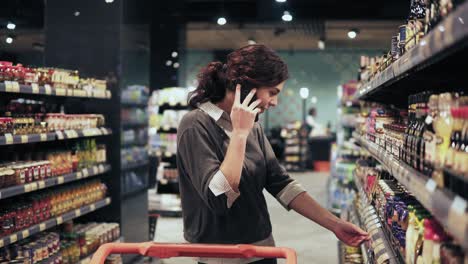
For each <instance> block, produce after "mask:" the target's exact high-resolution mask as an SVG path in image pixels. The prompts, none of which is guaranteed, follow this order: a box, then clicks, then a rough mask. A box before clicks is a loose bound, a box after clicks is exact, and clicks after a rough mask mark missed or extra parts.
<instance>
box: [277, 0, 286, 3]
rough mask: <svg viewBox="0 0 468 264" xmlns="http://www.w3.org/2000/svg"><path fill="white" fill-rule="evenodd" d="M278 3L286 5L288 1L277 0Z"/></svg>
mask: <svg viewBox="0 0 468 264" xmlns="http://www.w3.org/2000/svg"><path fill="white" fill-rule="evenodd" d="M276 2H278V3H284V2H286V0H276Z"/></svg>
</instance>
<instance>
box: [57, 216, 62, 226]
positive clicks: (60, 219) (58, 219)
mask: <svg viewBox="0 0 468 264" xmlns="http://www.w3.org/2000/svg"><path fill="white" fill-rule="evenodd" d="M62 223H63V217H61V216H59V217H57V225H61V224H62Z"/></svg>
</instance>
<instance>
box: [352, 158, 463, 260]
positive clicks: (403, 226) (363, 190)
mask: <svg viewBox="0 0 468 264" xmlns="http://www.w3.org/2000/svg"><path fill="white" fill-rule="evenodd" d="M355 176H356V179H355V181H356V185H357V186H358V190H359V192H358V195H359V196H364V198H363V199H365V200H368V201H370V204H372V205H374V206H375V212H376V214H377V216H378V217H379V219H380V221H381V225H382V226H383V229H384V231H385V232H386V234H387V238H388V239H389V242H390V244H391V248H393V249H394V251H395V253H396V255H397V258H400V259H401V260H404V262H405V263H408V264H410V263H454V264H455V263H460V264H461V263H464V261H466V257H465V256H464V251H463V249H462V247H461V244H459V242H458V241H457V240H456V239H454V237H453V236H452V235H453V234H450V233H448V232H447V231H446V230H444V228H443V227H442V225H441V224H440V223H439V222H438V220H437V219H436V218H434V217H433V215H432V214H431V213H430V212H429V211H427V210H426V209H425V207H424V206H423V205H422V204H421V203H419V201H418V200H417V197H415V196H413V194H412V193H410V192H408V190H407V189H406V188H405V187H404V186H403V185H401V184H400V183H399V182H398V181H396V180H395V178H394V177H393V176H392V175H391V174H390V173H388V172H386V171H385V170H383V169H382V168H381V167H379V166H376V162H375V161H373V160H369V159H368V160H359V161H358V162H357V167H356V173H355ZM368 231H369V230H368ZM370 234H371V235H373V232H370Z"/></svg>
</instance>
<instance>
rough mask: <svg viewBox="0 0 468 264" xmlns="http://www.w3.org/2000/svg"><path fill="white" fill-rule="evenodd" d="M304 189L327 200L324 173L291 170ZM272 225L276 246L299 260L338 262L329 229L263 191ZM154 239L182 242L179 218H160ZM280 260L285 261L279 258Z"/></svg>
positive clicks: (180, 262)
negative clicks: (292, 251)
mask: <svg viewBox="0 0 468 264" xmlns="http://www.w3.org/2000/svg"><path fill="white" fill-rule="evenodd" d="M291 176H292V177H294V178H296V179H297V180H298V181H299V182H300V183H302V185H303V186H304V187H305V188H306V189H307V191H308V192H309V193H310V194H311V195H312V196H313V197H314V198H315V199H316V200H317V201H318V202H320V204H322V205H323V206H324V205H325V202H326V181H327V177H328V174H324V173H311V172H308V173H291ZM265 196H266V198H267V203H268V207H269V210H270V215H271V219H272V220H271V221H272V224H273V235H274V237H275V241H276V244H277V246H285V247H290V248H293V249H295V250H296V252H297V256H298V263H300V264H323V263H338V254H337V239H336V238H335V236H334V235H333V234H332V233H331V232H329V231H328V230H326V229H324V228H322V227H320V226H318V225H317V224H315V223H313V222H311V221H310V220H308V219H306V218H304V217H302V216H301V215H299V214H297V213H296V212H294V211H290V212H288V211H286V210H285V209H284V208H283V207H282V206H281V205H280V204H279V203H278V202H277V201H276V200H275V199H274V198H273V197H271V195H269V194H268V193H266V194H265ZM156 241H157V242H184V241H183V236H182V220H181V219H180V218H160V219H159V221H158V224H157V230H156ZM162 263H164V264H189V263H190V264H193V263H196V262H195V261H193V260H192V259H190V258H174V259H168V260H164V261H162ZM279 263H284V262H282V261H279Z"/></svg>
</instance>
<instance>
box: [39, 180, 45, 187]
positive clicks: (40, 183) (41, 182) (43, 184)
mask: <svg viewBox="0 0 468 264" xmlns="http://www.w3.org/2000/svg"><path fill="white" fill-rule="evenodd" d="M38 184H39V189H44V188H45V181H39V182H38Z"/></svg>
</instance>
